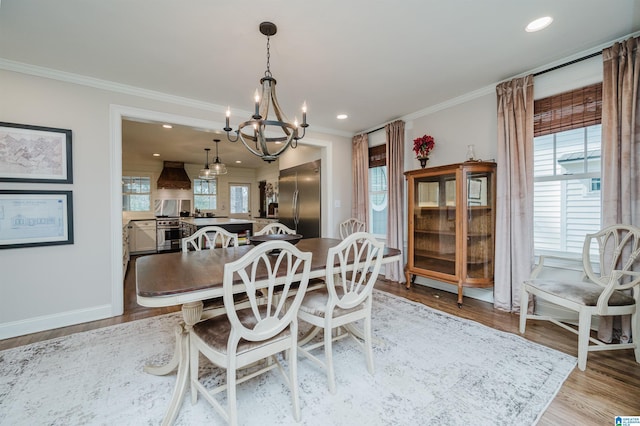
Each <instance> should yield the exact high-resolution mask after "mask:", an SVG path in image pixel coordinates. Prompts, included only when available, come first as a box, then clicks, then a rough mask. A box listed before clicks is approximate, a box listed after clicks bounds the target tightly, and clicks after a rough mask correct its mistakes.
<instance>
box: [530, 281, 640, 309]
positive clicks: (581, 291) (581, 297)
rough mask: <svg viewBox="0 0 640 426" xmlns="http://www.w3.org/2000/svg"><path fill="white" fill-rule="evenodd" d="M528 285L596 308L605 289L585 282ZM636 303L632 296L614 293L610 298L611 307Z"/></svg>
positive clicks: (534, 283) (543, 282)
mask: <svg viewBox="0 0 640 426" xmlns="http://www.w3.org/2000/svg"><path fill="white" fill-rule="evenodd" d="M525 283H526V284H528V285H530V286H532V287H535V288H537V289H538V290H540V291H543V292H545V293H548V294H551V295H554V296H558V297H561V298H563V299H567V300H570V301H572V302H575V303H578V304H580V305H584V306H596V305H597V304H598V298H599V297H600V294H602V290H604V288H603V287H601V286H599V285H597V284H594V283H591V282H584V281H556V280H543V279H537V280H528V281H525ZM635 303H636V302H635V300H634V298H633V297H632V296H629V295H627V294H624V293H622V292H621V291H614V292H613V294H612V295H611V297H610V298H609V306H629V305H634V304H635Z"/></svg>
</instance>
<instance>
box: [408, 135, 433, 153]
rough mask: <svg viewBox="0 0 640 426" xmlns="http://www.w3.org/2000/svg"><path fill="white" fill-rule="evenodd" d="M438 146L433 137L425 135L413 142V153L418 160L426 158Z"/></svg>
mask: <svg viewBox="0 0 640 426" xmlns="http://www.w3.org/2000/svg"><path fill="white" fill-rule="evenodd" d="M435 146H436V142H435V141H434V140H433V136H429V135H424V136H422V137H420V138H416V139H414V140H413V152H415V153H416V158H425V157H428V156H429V152H431V150H432V149H433V148H434V147H435Z"/></svg>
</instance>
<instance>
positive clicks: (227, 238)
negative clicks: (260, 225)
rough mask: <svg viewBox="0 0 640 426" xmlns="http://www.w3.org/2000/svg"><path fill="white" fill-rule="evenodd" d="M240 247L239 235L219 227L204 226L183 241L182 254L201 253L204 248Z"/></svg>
mask: <svg viewBox="0 0 640 426" xmlns="http://www.w3.org/2000/svg"><path fill="white" fill-rule="evenodd" d="M230 245H231V246H233V247H238V234H237V233H233V232H229V231H227V230H226V229H224V228H221V227H219V226H204V227H202V228H200V229H198V230H197V231H196V232H194V233H193V234H191V235H190V236H188V237H185V238H183V239H182V252H183V253H186V252H188V251H189V250H196V251H200V250H202V249H203V248H209V249H214V248H216V247H229V246H230Z"/></svg>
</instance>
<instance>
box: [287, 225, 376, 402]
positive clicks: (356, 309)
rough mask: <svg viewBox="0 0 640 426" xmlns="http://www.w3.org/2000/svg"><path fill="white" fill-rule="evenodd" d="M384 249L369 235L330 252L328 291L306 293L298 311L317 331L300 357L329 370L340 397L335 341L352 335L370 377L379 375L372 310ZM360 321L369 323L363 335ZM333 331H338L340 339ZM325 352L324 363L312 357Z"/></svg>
mask: <svg viewBox="0 0 640 426" xmlns="http://www.w3.org/2000/svg"><path fill="white" fill-rule="evenodd" d="M383 250H384V244H383V243H382V242H379V241H377V240H376V239H375V237H374V236H373V235H372V234H369V233H366V232H356V233H354V234H351V235H349V236H347V237H346V238H345V239H344V240H343V241H342V242H341V243H340V244H338V245H337V246H335V247H332V248H330V249H329V251H328V254H327V273H326V276H325V281H326V286H324V287H323V288H320V289H318V290H316V291H314V292H307V294H306V295H305V298H304V300H303V301H302V305H301V306H300V310H299V311H298V317H299V318H300V319H301V320H302V321H304V322H307V323H309V324H311V325H312V326H313V328H312V329H311V331H310V332H309V333H308V334H307V335H306V336H304V337H303V338H301V340H300V342H299V347H298V349H299V351H300V354H301V355H304V356H305V357H307V358H309V359H310V360H311V361H313V362H314V363H315V364H317V365H318V366H320V367H321V368H323V369H325V370H326V374H327V380H328V382H329V392H331V393H335V392H336V383H335V373H334V368H333V354H332V344H333V342H334V341H336V340H339V339H342V338H344V337H347V336H351V337H352V338H353V339H354V340H355V341H356V342H357V343H358V344H359V345H360V346H361V347H362V349H363V351H364V353H365V358H366V363H367V370H368V371H369V373H371V374H373V372H374V368H373V347H372V335H371V306H372V300H373V286H374V284H375V282H376V279H377V278H378V274H379V272H380V266H381V264H382V254H383ZM330 265H334V268H331V267H330ZM358 320H364V321H363V323H364V330H363V331H362V332H361V331H360V330H358V329H356V328H355V327H353V323H354V322H356V321H358ZM334 329H338V331H339V333H337V334H336V335H335V336H334V335H333V331H334ZM320 330H323V331H324V338H323V339H322V341H320V342H313V338H314V337H315V336H316V335H317V333H319V331H320ZM321 347H324V361H323V360H321V359H320V358H319V357H317V356H316V355H313V354H312V353H311V351H313V350H315V349H319V348H321Z"/></svg>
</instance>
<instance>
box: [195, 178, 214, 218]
mask: <svg viewBox="0 0 640 426" xmlns="http://www.w3.org/2000/svg"><path fill="white" fill-rule="evenodd" d="M217 195H218V181H217V180H216V179H213V180H204V179H194V180H193V204H194V207H195V208H196V209H198V210H215V209H216V208H217V203H216V202H217Z"/></svg>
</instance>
